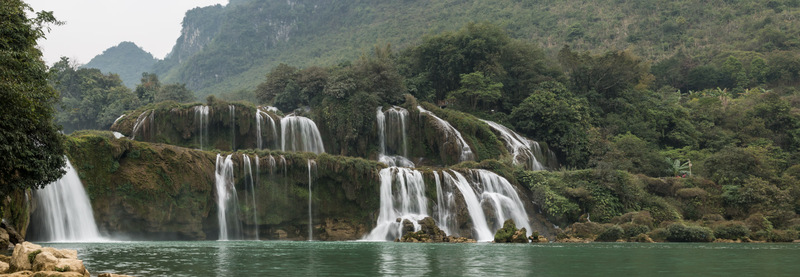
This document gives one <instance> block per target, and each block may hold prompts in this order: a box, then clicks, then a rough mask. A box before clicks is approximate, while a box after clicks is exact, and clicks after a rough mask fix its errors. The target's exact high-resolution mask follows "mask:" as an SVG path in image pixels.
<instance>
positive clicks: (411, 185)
mask: <svg viewBox="0 0 800 277" xmlns="http://www.w3.org/2000/svg"><path fill="white" fill-rule="evenodd" d="M380 180H381V187H380V210H379V214H378V221H377V226H376V227H375V229H373V230H372V231H371V232H370V233H369V234H368V235H367V236H366V237H364V239H365V240H372V241H384V240H390V241H391V240H394V239H396V238H399V237H400V236H401V235H402V228H403V224H402V221H403V219H408V220H409V221H411V222H412V223H413V224H414V230H415V231H418V230H419V229H420V226H419V225H418V223H417V221H419V220H421V219H423V218H425V217H427V216H428V205H427V202H428V199H427V198H426V197H425V182H424V180H423V178H422V173H420V172H419V171H417V170H413V169H409V168H401V167H389V168H384V169H381V171H380ZM398 218H401V220H400V222H397V219H398Z"/></svg>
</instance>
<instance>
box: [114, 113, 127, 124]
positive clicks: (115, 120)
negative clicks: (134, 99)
mask: <svg viewBox="0 0 800 277" xmlns="http://www.w3.org/2000/svg"><path fill="white" fill-rule="evenodd" d="M123 117H125V114H122V115H120V116H119V117H117V119H114V123H112V124H111V125H114V124H117V121H119V120H120V119H122V118H123Z"/></svg>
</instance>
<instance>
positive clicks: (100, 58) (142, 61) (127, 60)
mask: <svg viewBox="0 0 800 277" xmlns="http://www.w3.org/2000/svg"><path fill="white" fill-rule="evenodd" d="M155 63H156V59H155V58H153V55H151V54H150V53H148V52H145V51H144V50H143V49H142V48H140V47H139V46H137V45H136V44H135V43H133V42H129V41H123V42H121V43H120V44H119V45H117V46H114V47H111V48H108V49H106V51H103V54H100V55H97V56H95V57H94V58H92V60H91V61H89V63H87V64H85V65H83V66H81V67H82V68H97V69H100V71H102V72H104V73H116V74H117V75H119V77H120V79H122V82H123V83H124V84H125V86H127V87H129V88H135V87H136V84H138V83H139V81H140V80H141V78H142V72H148V71H150V70H151V69H152V68H153V65H154V64H155Z"/></svg>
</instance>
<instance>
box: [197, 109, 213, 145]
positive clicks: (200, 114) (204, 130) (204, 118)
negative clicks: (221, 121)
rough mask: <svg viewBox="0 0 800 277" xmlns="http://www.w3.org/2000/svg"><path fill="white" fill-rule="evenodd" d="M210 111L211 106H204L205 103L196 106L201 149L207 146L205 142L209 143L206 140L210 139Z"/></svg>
mask: <svg viewBox="0 0 800 277" xmlns="http://www.w3.org/2000/svg"><path fill="white" fill-rule="evenodd" d="M209 111H210V107H209V106H204V105H199V106H194V122H195V131H196V132H197V137H198V140H199V141H198V142H199V144H200V149H203V148H204V147H205V143H207V142H206V140H208V114H209Z"/></svg>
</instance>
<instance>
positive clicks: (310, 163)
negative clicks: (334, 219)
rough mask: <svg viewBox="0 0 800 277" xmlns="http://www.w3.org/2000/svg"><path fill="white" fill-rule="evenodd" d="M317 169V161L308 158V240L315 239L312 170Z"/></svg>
mask: <svg viewBox="0 0 800 277" xmlns="http://www.w3.org/2000/svg"><path fill="white" fill-rule="evenodd" d="M312 170H313V171H316V170H317V162H316V161H314V160H308V240H309V241H312V240H314V221H313V217H312V216H313V215H312V212H311V200H312V197H311V184H312V180H313V179H312V174H311V172H312Z"/></svg>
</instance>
